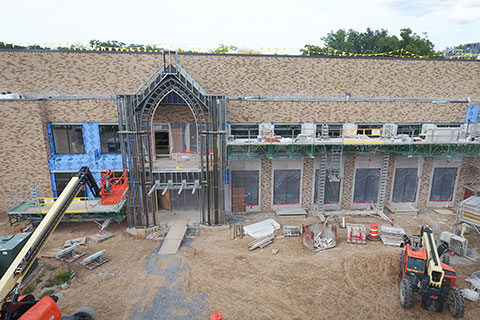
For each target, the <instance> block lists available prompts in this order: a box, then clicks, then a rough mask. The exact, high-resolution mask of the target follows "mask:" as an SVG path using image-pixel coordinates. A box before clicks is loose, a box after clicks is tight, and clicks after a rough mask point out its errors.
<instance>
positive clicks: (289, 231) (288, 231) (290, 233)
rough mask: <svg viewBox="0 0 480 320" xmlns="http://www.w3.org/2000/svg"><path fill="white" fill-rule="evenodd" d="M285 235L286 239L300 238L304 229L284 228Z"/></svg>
mask: <svg viewBox="0 0 480 320" xmlns="http://www.w3.org/2000/svg"><path fill="white" fill-rule="evenodd" d="M283 235H284V236H285V237H300V236H301V235H302V228H301V227H299V226H283Z"/></svg>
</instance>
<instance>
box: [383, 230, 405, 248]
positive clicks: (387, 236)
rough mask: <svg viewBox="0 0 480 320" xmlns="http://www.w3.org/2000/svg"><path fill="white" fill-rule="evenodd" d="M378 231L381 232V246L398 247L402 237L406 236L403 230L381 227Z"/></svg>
mask: <svg viewBox="0 0 480 320" xmlns="http://www.w3.org/2000/svg"><path fill="white" fill-rule="evenodd" d="M380 231H381V232H382V235H381V236H380V239H382V242H383V244H384V245H387V246H395V247H399V246H400V245H401V244H402V243H403V236H404V235H405V234H406V233H405V230H404V229H403V228H400V227H392V226H381V227H380Z"/></svg>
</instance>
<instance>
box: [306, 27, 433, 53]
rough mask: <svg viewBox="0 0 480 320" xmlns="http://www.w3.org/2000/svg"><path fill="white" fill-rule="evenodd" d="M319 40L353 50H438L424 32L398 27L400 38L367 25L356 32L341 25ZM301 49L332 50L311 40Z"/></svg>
mask: <svg viewBox="0 0 480 320" xmlns="http://www.w3.org/2000/svg"><path fill="white" fill-rule="evenodd" d="M321 40H322V41H323V42H324V44H325V46H326V47H330V48H333V49H334V50H339V51H344V52H348V53H353V54H375V53H387V52H392V51H398V54H399V55H403V53H404V52H405V51H408V52H411V53H413V54H415V55H421V56H437V55H438V53H436V52H435V51H434V50H433V47H434V45H433V43H432V42H431V41H430V40H429V39H428V37H427V34H426V33H423V37H421V36H419V35H417V34H416V33H414V32H413V31H412V30H411V29H410V28H404V29H401V30H400V39H399V38H397V36H395V35H390V34H389V33H388V30H386V29H380V30H372V29H370V28H367V29H366V30H365V32H358V31H355V30H352V29H349V30H348V31H346V30H345V29H339V30H337V31H336V32H334V31H331V32H329V33H328V34H327V36H325V37H322V38H321ZM401 49H403V50H401ZM301 52H302V54H303V55H324V54H332V53H335V52H332V50H329V49H326V48H324V47H319V46H315V45H311V44H307V45H305V46H304V49H302V50H301ZM392 54H395V53H392Z"/></svg>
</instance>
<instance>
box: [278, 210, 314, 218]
mask: <svg viewBox="0 0 480 320" xmlns="http://www.w3.org/2000/svg"><path fill="white" fill-rule="evenodd" d="M275 213H276V214H277V216H279V217H280V216H282V217H288V216H305V217H306V216H307V211H306V210H305V209H303V208H278V209H277V210H275Z"/></svg>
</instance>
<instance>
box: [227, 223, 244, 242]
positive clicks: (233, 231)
mask: <svg viewBox="0 0 480 320" xmlns="http://www.w3.org/2000/svg"><path fill="white" fill-rule="evenodd" d="M243 235H244V230H243V224H241V223H235V224H231V225H230V238H231V239H232V240H237V239H242V238H243Z"/></svg>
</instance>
